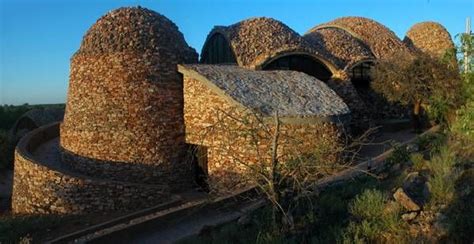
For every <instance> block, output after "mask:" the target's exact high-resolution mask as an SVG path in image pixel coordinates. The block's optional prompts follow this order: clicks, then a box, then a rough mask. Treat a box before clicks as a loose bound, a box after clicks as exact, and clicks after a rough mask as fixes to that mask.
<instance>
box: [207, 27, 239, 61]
mask: <svg viewBox="0 0 474 244" xmlns="http://www.w3.org/2000/svg"><path fill="white" fill-rule="evenodd" d="M201 63H203V64H236V63H237V59H236V58H235V55H234V52H233V51H232V49H231V48H230V45H229V42H228V41H227V39H226V38H225V37H224V35H222V34H220V33H215V34H213V35H212V36H211V38H209V40H208V41H207V42H206V44H205V46H204V48H203V50H202V53H201Z"/></svg>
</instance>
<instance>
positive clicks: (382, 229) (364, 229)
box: [342, 190, 405, 243]
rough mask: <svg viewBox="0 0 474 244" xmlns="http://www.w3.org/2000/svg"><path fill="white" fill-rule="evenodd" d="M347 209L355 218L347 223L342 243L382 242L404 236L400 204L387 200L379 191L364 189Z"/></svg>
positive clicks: (400, 238)
mask: <svg viewBox="0 0 474 244" xmlns="http://www.w3.org/2000/svg"><path fill="white" fill-rule="evenodd" d="M349 211H350V213H351V214H352V215H353V216H354V217H355V218H356V220H355V221H352V222H350V223H349V225H348V227H347V229H346V232H345V233H344V235H343V240H342V242H344V243H354V242H355V243H367V242H369V243H370V242H382V243H383V242H387V241H394V240H402V239H404V238H405V237H404V233H405V228H404V227H405V226H404V223H403V222H402V221H401V219H400V217H399V215H400V206H398V204H397V203H395V202H388V200H387V197H386V195H385V194H383V193H382V192H380V191H377V190H365V191H364V192H363V193H362V194H360V195H358V196H357V197H356V198H355V199H354V200H353V201H352V202H351V204H350V206H349Z"/></svg>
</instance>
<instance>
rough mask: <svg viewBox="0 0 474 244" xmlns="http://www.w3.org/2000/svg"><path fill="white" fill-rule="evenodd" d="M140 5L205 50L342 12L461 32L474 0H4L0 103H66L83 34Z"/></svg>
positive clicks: (401, 28) (397, 25)
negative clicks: (269, 23) (248, 31)
mask: <svg viewBox="0 0 474 244" xmlns="http://www.w3.org/2000/svg"><path fill="white" fill-rule="evenodd" d="M137 5H140V6H143V7H147V8H150V9H152V10H155V11H157V12H159V13H161V14H163V15H165V16H167V17H168V18H169V19H171V20H172V21H173V22H175V23H176V24H177V25H178V27H179V28H180V30H181V31H182V32H183V33H184V36H185V38H186V41H187V42H188V44H189V45H191V46H192V47H194V48H195V49H196V50H197V51H198V52H200V51H201V48H202V45H203V42H204V40H205V38H206V35H207V34H208V32H209V31H210V30H211V29H212V27H213V26H214V25H229V24H233V23H235V22H238V21H240V20H243V19H246V18H249V17H257V16H266V17H272V18H275V19H278V20H280V21H283V22H284V23H285V24H287V25H288V26H290V27H291V28H293V29H294V30H296V31H297V32H299V33H300V34H304V33H305V32H306V31H307V30H308V29H310V28H311V27H313V26H314V25H316V24H319V23H323V22H326V21H329V20H331V19H334V18H337V17H342V16H364V17H368V18H372V19H375V20H377V21H379V22H381V23H382V24H384V25H386V26H388V27H389V28H390V29H392V30H393V31H394V32H395V33H396V34H397V35H398V36H399V37H400V38H403V36H404V34H405V32H406V31H407V30H408V29H409V28H410V26H412V25H413V24H415V23H417V22H420V21H427V20H432V21H437V22H440V23H441V24H443V25H444V26H445V27H446V28H447V29H448V31H449V32H450V33H451V35H453V36H454V35H455V34H457V33H460V32H463V31H464V22H465V18H466V17H468V16H471V18H472V16H473V14H474V0H383V1H382V0H353V1H349V0H312V1H309V0H308V1H303V0H302V1H297V0H286V1H279V0H273V1H270V0H229V1H216V0H202V1H199V0H174V1H173V0H135V1H120V0H81V1H79V0H43V1H42V0H0V104H22V103H30V104H41V103H62V102H65V99H66V93H67V85H68V75H69V59H70V57H71V55H72V54H73V53H74V52H75V51H76V50H77V49H78V48H79V45H80V42H81V39H82V36H83V35H84V33H85V32H86V31H87V29H88V28H89V27H90V26H91V25H92V24H94V22H95V21H96V20H97V19H98V18H99V17H100V16H102V15H103V14H105V13H106V12H107V11H109V10H112V9H115V8H118V7H121V6H137Z"/></svg>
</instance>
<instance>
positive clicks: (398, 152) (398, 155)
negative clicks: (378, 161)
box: [385, 145, 410, 168]
mask: <svg viewBox="0 0 474 244" xmlns="http://www.w3.org/2000/svg"><path fill="white" fill-rule="evenodd" d="M409 160H410V154H409V153H408V151H407V149H406V147H405V146H399V145H397V146H395V147H394V149H393V152H392V153H391V154H390V156H388V157H387V159H386V160H385V162H386V163H385V167H386V168H390V167H392V166H393V165H394V164H397V163H400V164H404V163H406V162H408V161H409Z"/></svg>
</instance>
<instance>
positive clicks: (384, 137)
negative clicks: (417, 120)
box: [358, 129, 417, 162]
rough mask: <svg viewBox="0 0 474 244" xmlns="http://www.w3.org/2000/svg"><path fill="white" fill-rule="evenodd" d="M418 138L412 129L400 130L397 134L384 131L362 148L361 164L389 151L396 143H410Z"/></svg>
mask: <svg viewBox="0 0 474 244" xmlns="http://www.w3.org/2000/svg"><path fill="white" fill-rule="evenodd" d="M416 136H417V134H416V133H413V132H412V131H411V129H405V130H400V131H397V132H387V131H382V132H380V133H379V135H377V136H376V137H375V138H374V139H373V140H372V141H370V142H369V143H368V144H367V145H364V146H362V148H361V150H360V151H359V154H360V158H359V160H358V161H359V162H363V161H366V160H368V159H371V158H373V157H376V156H377V155H380V154H382V153H383V152H385V151H387V150H389V149H390V148H392V147H393V146H394V144H395V143H402V142H406V141H409V140H411V139H413V138H415V137H416Z"/></svg>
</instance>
